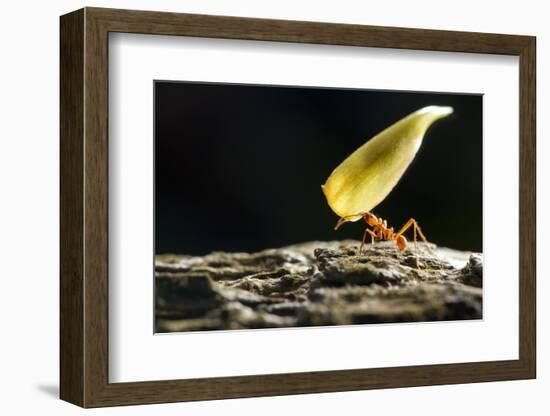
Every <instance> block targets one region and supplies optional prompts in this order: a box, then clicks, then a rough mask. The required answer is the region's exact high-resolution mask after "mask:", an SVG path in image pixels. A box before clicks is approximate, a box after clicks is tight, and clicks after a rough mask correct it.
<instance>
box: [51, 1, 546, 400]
mask: <svg viewBox="0 0 550 416" xmlns="http://www.w3.org/2000/svg"><path fill="white" fill-rule="evenodd" d="M60 27H61V51H60V53H61V129H60V130H61V294H60V295H61V305H60V324H61V351H60V359H61V368H60V371H61V388H60V395H61V398H62V399H63V400H66V401H69V402H71V403H74V404H77V405H80V406H82V407H101V406H114V405H128V404H145V403H163V402H176V401H189V400H210V399H223V398H236V397H256V396H267V395H284V394H299V393H316V392H336V391H349V390H362V389H374V388H396V387H408V386H421V385H436V384H453V383H470V382H485V381H499V380H514V379H528V378H534V377H535V376H536V350H535V345H536V334H535V297H536V296H535V281H536V276H535V241H536V235H535V218H536V213H535V160H536V149H535V104H536V97H535V49H536V47H535V38H534V37H530V36H518V35H501V34H487V33H468V32H452V31H436V30H422V29H405V28H390V27H375V26H361V25H344V24H329V23H316V22H296V21H283V20H267V19H251V18H241V17H227V16H206V15H189V14H175V13H160V12H146V11H130V10H114V9H100V8H85V9H81V10H78V11H75V12H72V13H70V14H67V15H64V16H62V17H61V26H60Z"/></svg>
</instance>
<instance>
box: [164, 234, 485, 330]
mask: <svg viewBox="0 0 550 416" xmlns="http://www.w3.org/2000/svg"><path fill="white" fill-rule="evenodd" d="M357 248H358V243H357V242H355V241H333V242H317V241H316V242H307V243H303V244H298V245H293V246H288V247H283V248H278V249H269V250H264V251H261V252H258V253H224V252H214V253H211V254H208V255H206V256H204V257H194V256H185V255H158V256H157V257H156V259H155V282H156V330H157V332H180V331H196V330H220V329H240V328H270V327H290V326H319V325H348V324H367V323H388V322H412V321H439V320H461V319H480V318H481V313H482V310H481V307H482V289H481V287H482V280H483V273H482V270H483V258H482V255H481V254H477V253H468V252H459V251H455V250H450V249H446V248H440V247H436V246H434V245H432V244H419V245H418V253H419V259H420V263H419V265H420V268H417V267H416V259H415V255H414V251H413V250H406V251H404V252H403V253H401V252H399V251H398V250H397V248H396V247H395V244H394V243H393V242H379V243H376V244H374V245H368V246H367V247H366V249H365V251H364V253H363V254H361V255H358V249H357Z"/></svg>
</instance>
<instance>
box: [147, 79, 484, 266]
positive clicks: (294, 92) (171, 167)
mask: <svg viewBox="0 0 550 416" xmlns="http://www.w3.org/2000/svg"><path fill="white" fill-rule="evenodd" d="M154 91H155V244H156V253H157V254H160V253H168V252H171V253H181V254H196V255H201V254H206V253H208V252H211V251H215V250H225V251H254V250H260V249H265V248H271V247H279V246H283V245H287V244H292V243H298V242H303V241H309V240H334V239H343V238H354V239H358V238H360V237H361V235H362V231H363V230H362V228H363V227H362V226H361V225H360V223H353V224H346V225H344V226H343V227H342V228H341V229H340V230H338V231H334V230H333V227H334V224H335V223H336V221H337V219H338V218H337V216H336V215H335V214H334V213H333V212H332V210H331V209H330V208H329V206H328V205H327V203H326V199H325V197H324V195H323V193H322V191H321V184H323V183H324V182H325V180H326V179H327V178H328V176H329V175H330V173H331V172H332V170H333V169H334V168H335V167H336V166H337V165H338V164H339V163H340V162H342V160H344V159H345V158H346V157H347V156H348V155H349V154H350V153H351V152H353V151H354V150H355V149H356V148H357V147H359V146H360V145H362V144H363V143H364V142H365V141H366V140H367V139H369V138H371V137H372V136H374V135H375V134H377V133H378V132H380V131H381V130H383V129H384V128H386V127H388V126H389V125H391V124H393V123H394V122H396V121H397V120H399V119H400V118H402V117H404V116H406V115H407V114H409V113H411V112H413V111H416V110H418V109H419V108H422V107H424V106H426V105H450V106H452V107H454V110H455V112H454V114H453V115H452V116H450V117H448V118H446V119H443V120H440V121H438V122H436V124H434V125H433V126H432V127H431V128H430V129H429V130H428V133H427V134H426V137H425V139H424V142H423V145H422V146H421V148H420V150H419V152H418V154H417V156H416V158H415V160H414V161H413V163H412V164H411V165H410V167H409V169H408V170H407V172H406V173H405V174H404V175H403V177H402V178H401V181H400V182H399V183H398V185H397V186H396V187H395V188H394V189H393V191H392V192H391V193H390V195H389V196H388V197H387V198H386V199H385V200H384V201H383V202H382V203H381V204H380V205H378V206H377V207H375V208H374V209H373V210H372V211H373V212H374V213H375V214H377V215H378V216H381V217H383V218H386V219H387V220H388V223H389V224H390V225H392V226H394V228H396V229H398V228H399V227H400V226H401V225H402V224H403V223H404V222H406V220H407V219H409V218H410V217H414V218H415V219H416V220H417V221H418V222H419V224H420V225H421V227H422V229H423V231H424V233H425V234H426V236H427V238H428V240H430V241H433V242H435V243H437V244H440V245H443V246H448V247H452V248H456V249H466V250H473V251H481V249H482V96H481V95H466V94H440V93H415V92H394V91H372V90H343V89H325V88H301V87H300V88H297V87H279V86H276V87H275V86H253V85H234V84H205V83H187V82H167V81H156V82H155V83H154Z"/></svg>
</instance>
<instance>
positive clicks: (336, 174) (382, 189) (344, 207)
mask: <svg viewBox="0 0 550 416" xmlns="http://www.w3.org/2000/svg"><path fill="white" fill-rule="evenodd" d="M452 112H453V108H452V107H440V106H434V105H432V106H428V107H424V108H422V109H420V110H418V111H415V112H414V113H412V114H409V115H408V116H406V117H405V118H402V119H401V120H399V121H398V122H396V123H395V124H392V125H391V126H389V127H388V128H386V129H385V130H383V131H382V132H381V133H378V134H377V135H376V136H374V137H373V138H372V139H370V140H369V141H367V142H366V143H365V144H364V145H362V146H361V147H360V148H358V149H357V150H356V151H355V152H353V153H352V154H351V155H350V156H348V158H347V159H346V160H344V161H343V162H342V163H341V164H340V165H339V166H338V167H337V168H336V169H334V171H333V172H332V174H331V175H330V176H329V178H328V179H327V181H326V183H325V184H324V185H323V186H322V189H323V192H324V194H325V197H326V198H327V202H328V204H329V206H330V207H331V208H332V210H333V211H334V212H335V213H336V214H337V215H338V216H340V217H349V218H348V220H350V221H357V220H358V219H360V218H361V217H360V215H358V214H362V213H365V212H369V211H371V210H372V209H373V208H374V207H375V206H377V205H378V204H379V203H380V202H382V201H383V200H384V198H386V196H388V194H389V193H390V192H391V190H392V189H393V187H394V186H395V185H396V184H397V182H399V179H401V176H403V173H405V170H406V169H407V167H408V166H409V165H410V163H411V162H412V160H413V159H414V156H415V155H416V152H417V151H418V149H419V147H420V145H421V144H422V139H423V138H424V134H425V133H426V130H428V128H429V127H430V126H431V125H432V123H433V122H434V121H436V120H439V119H441V118H444V117H446V116H448V115H449V114H451V113H452Z"/></svg>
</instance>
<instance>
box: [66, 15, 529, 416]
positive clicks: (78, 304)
mask: <svg viewBox="0 0 550 416" xmlns="http://www.w3.org/2000/svg"><path fill="white" fill-rule="evenodd" d="M60 28H61V45H60V46H61V62H60V64H61V155H60V159H61V182H60V186H61V215H60V216H61V218H60V219H61V243H60V244H61V247H60V249H61V259H60V261H61V269H60V270H61V272H60V274H61V276H60V277H61V285H60V296H61V303H60V342H61V347H60V360H61V364H60V367H61V368H60V379H61V381H60V383H61V385H60V396H61V399H63V400H66V401H68V402H71V403H74V404H76V405H79V406H82V407H100V406H114V405H130V404H146V403H163V402H178V401H191V400H212V399H226V398H237V397H257V396H270V395H286V394H303V393H320V392H338V391H351V390H363V389H378V388H396V387H409V386H423V385H439V384H453V383H472V382H486V381H498V380H517V379H529V378H535V376H536V333H535V311H536V305H535V298H536V297H535V280H536V279H535V277H536V276H535V265H536V258H535V248H536V246H535V245H536V226H535V224H536V222H535V221H536V211H535V210H536V208H535V196H536V195H535V160H536V157H535V156H536V151H535V124H536V123H535V105H536V98H535V91H536V90H535V50H536V47H535V38H534V37H530V36H517V35H501V34H486V33H469V32H452V31H439V30H421V29H404V28H393V27H392V28H390V27H376V26H361V25H347V24H332V23H314V22H297V21H285V20H267V19H253V18H240V17H225V16H206V15H190V14H176V13H164V12H148V11H130V10H114V9H100V8H85V9H81V10H78V11H75V12H72V13H69V14H67V15H64V16H62V17H61V22H60ZM110 32H125V33H142V34H156V35H174V36H193V37H207V38H225V39H247V40H259V41H277V42H298V43H312V44H330V45H347V46H368V47H380V48H398V49H417V50H431V51H448V52H469V53H483V54H503V55H515V56H518V57H519V66H520V80H519V85H520V92H519V103H520V106H519V109H518V111H519V119H520V131H519V134H520V143H519V149H518V151H519V158H520V159H519V160H520V182H519V183H520V185H519V195H520V210H519V233H520V252H519V261H520V267H519V359H518V360H507V361H490V362H471V363H457V364H438V365H418V366H406V367H390V368H367V369H355V370H339V371H323V372H307V373H288V374H266V375H253V376H237V377H219V378H202V379H181V380H170V381H146V382H132V383H109V379H108V360H109V355H108V287H109V285H108V222H109V216H108V154H107V152H108V65H109V62H108V34H109V33H110Z"/></svg>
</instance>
